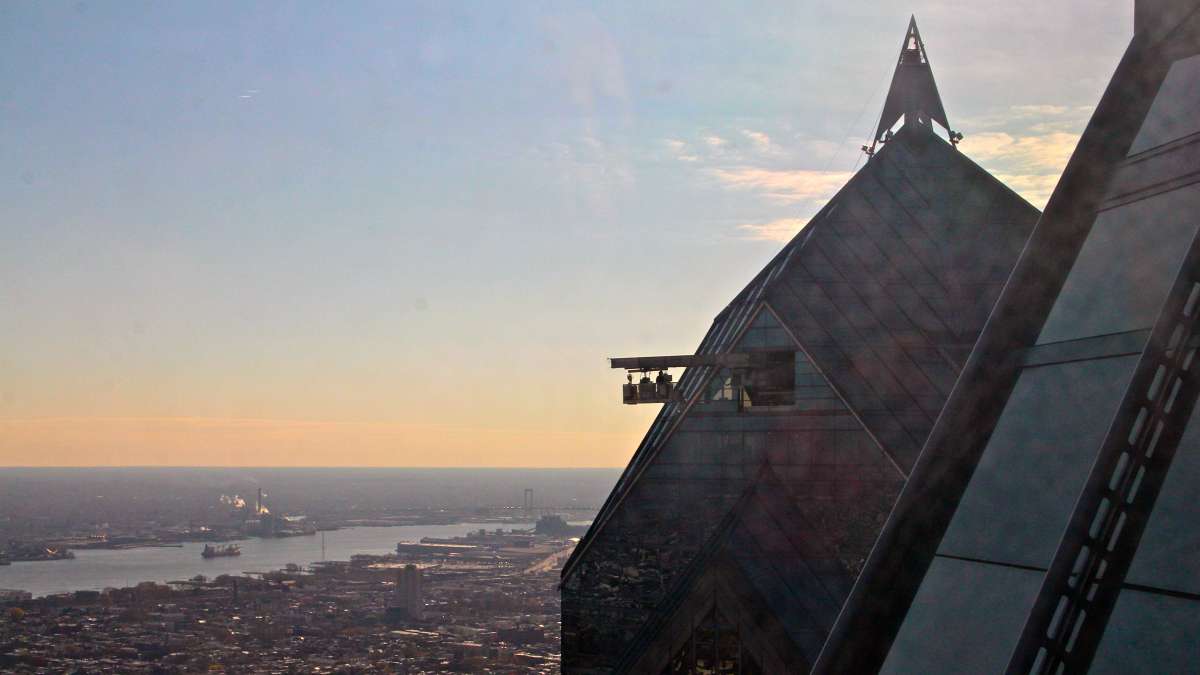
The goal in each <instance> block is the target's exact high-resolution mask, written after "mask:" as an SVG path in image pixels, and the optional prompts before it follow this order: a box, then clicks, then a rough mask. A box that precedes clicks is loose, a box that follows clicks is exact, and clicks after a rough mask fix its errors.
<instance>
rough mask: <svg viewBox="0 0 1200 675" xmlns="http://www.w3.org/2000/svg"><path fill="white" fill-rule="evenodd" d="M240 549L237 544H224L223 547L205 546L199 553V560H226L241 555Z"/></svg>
mask: <svg viewBox="0 0 1200 675" xmlns="http://www.w3.org/2000/svg"><path fill="white" fill-rule="evenodd" d="M241 554H242V549H241V547H239V546H238V545H237V544H226V545H224V546H213V545H212V544H205V545H204V550H203V551H201V552H200V557H201V558H226V557H228V556H233V555H241Z"/></svg>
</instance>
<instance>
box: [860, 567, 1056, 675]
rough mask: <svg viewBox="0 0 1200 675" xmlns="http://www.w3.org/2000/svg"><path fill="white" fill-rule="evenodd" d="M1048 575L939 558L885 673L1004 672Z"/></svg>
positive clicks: (897, 638) (897, 636) (914, 605)
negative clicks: (1043, 580) (1043, 579)
mask: <svg viewBox="0 0 1200 675" xmlns="http://www.w3.org/2000/svg"><path fill="white" fill-rule="evenodd" d="M1042 576H1043V575H1042V573H1041V572H1031V571H1029V570H1023V569H1018V568H1015V567H1003V566H1001V565H988V564H985V563H976V562H968V561H965V560H954V559H952V558H942V557H935V558H934V559H933V563H932V564H931V565H930V566H929V572H928V573H927V574H926V575H925V580H924V581H923V582H921V588H920V590H918V591H917V596H916V598H914V599H913V604H912V606H911V607H910V608H909V610H908V615H907V616H905V618H904V623H903V624H902V625H901V626H900V632H899V634H897V635H896V640H895V642H893V643H892V648H891V651H890V652H889V653H888V656H887V660H886V661H885V662H884V664H883V669H882V670H881V671H880V672H881V673H905V674H906V675H907V674H911V673H1001V672H1004V667H1005V666H1006V665H1007V664H1008V658H1009V655H1010V654H1011V653H1012V649H1013V647H1014V646H1015V645H1016V643H1017V639H1018V638H1019V637H1020V634H1021V628H1022V626H1024V625H1025V618H1026V616H1027V615H1028V613H1029V610H1030V608H1032V607H1033V601H1034V598H1035V597H1037V592H1038V589H1039V588H1040V587H1041V583H1042Z"/></svg>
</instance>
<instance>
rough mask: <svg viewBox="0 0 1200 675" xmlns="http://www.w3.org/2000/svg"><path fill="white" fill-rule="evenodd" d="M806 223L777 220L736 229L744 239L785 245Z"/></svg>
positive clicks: (799, 220) (786, 219)
mask: <svg viewBox="0 0 1200 675" xmlns="http://www.w3.org/2000/svg"><path fill="white" fill-rule="evenodd" d="M807 223H808V221H806V220H803V219H801V218H778V219H776V220H772V221H768V222H765V223H742V224H741V225H738V226H737V228H738V231H739V232H740V233H741V234H742V236H743V238H745V239H752V240H754V241H775V242H781V243H786V242H789V241H791V240H792V238H793V237H795V236H796V233H797V232H799V231H800V230H802V229H804V226H805V225H806V224H807Z"/></svg>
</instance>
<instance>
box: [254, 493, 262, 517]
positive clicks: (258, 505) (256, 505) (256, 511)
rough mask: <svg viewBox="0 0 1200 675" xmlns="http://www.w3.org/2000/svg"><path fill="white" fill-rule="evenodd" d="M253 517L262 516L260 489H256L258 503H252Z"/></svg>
mask: <svg viewBox="0 0 1200 675" xmlns="http://www.w3.org/2000/svg"><path fill="white" fill-rule="evenodd" d="M254 515H256V516H261V515H262V488H258V501H256V502H254Z"/></svg>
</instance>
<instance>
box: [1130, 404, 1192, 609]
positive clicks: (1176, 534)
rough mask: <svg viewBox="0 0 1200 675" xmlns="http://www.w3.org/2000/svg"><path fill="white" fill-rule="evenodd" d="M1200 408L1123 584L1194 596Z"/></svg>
mask: <svg viewBox="0 0 1200 675" xmlns="http://www.w3.org/2000/svg"><path fill="white" fill-rule="evenodd" d="M1198 413H1200V408H1197V409H1196V410H1195V411H1193V412H1192V418H1191V419H1190V420H1189V421H1188V426H1187V430H1186V431H1185V432H1184V434H1183V438H1182V439H1181V440H1180V441H1179V450H1178V451H1177V452H1176V453H1175V459H1174V460H1172V462H1171V470H1170V472H1169V473H1168V474H1167V480H1166V482H1165V483H1164V484H1163V488H1162V492H1160V493H1159V495H1158V500H1157V501H1156V502H1155V503H1154V512H1153V513H1151V514H1150V522H1149V523H1148V524H1147V525H1146V531H1145V533H1144V534H1143V535H1142V540H1141V543H1140V544H1139V545H1138V550H1137V554H1136V555H1134V558H1133V566H1132V567H1130V568H1129V575H1128V576H1127V577H1126V581H1128V582H1129V583H1134V584H1141V585H1144V586H1153V587H1155V588H1166V589H1170V590H1173V591H1183V592H1186V593H1197V594H1200V573H1198V571H1200V500H1197V499H1196V486H1197V485H1200V419H1197V418H1198V417H1200V415H1198Z"/></svg>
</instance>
